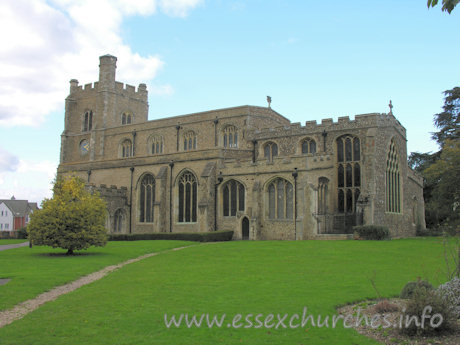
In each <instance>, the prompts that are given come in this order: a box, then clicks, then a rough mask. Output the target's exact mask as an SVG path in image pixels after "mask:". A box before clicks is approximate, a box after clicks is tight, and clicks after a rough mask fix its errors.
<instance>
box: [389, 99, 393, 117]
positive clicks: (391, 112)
mask: <svg viewBox="0 0 460 345" xmlns="http://www.w3.org/2000/svg"><path fill="white" fill-rule="evenodd" d="M388 106H389V107H390V112H389V113H388V115H393V104H392V103H391V99H390V104H388Z"/></svg>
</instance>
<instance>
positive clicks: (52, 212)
mask: <svg viewBox="0 0 460 345" xmlns="http://www.w3.org/2000/svg"><path fill="white" fill-rule="evenodd" d="M106 212H107V211H106V204H105V202H104V201H103V200H102V199H101V197H100V196H99V194H98V193H93V194H91V193H90V192H89V191H87V190H86V189H85V182H84V181H83V180H82V179H80V178H77V177H69V178H62V177H58V178H57V179H56V182H55V183H54V187H53V198H52V199H45V200H44V201H43V202H42V207H41V209H39V210H36V211H34V213H32V214H31V216H30V222H29V224H28V225H27V232H28V233H29V240H30V241H31V243H33V244H35V245H45V246H51V247H53V248H58V247H59V248H63V249H67V254H68V255H72V254H73V251H74V250H81V249H87V248H89V247H90V246H99V247H102V246H105V244H106V243H107V230H106V229H105V216H106Z"/></svg>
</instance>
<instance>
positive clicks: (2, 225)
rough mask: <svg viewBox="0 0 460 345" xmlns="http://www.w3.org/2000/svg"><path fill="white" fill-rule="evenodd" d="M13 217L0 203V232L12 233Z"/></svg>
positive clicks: (4, 205)
mask: <svg viewBox="0 0 460 345" xmlns="http://www.w3.org/2000/svg"><path fill="white" fill-rule="evenodd" d="M13 222H14V215H13V212H12V211H11V210H10V209H9V208H8V206H7V205H6V204H5V203H4V202H0V231H12V230H13V224H14V223H13Z"/></svg>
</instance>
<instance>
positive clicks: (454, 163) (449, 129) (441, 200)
mask: <svg viewBox="0 0 460 345" xmlns="http://www.w3.org/2000/svg"><path fill="white" fill-rule="evenodd" d="M444 95H445V99H444V106H443V111H442V112H441V113H439V114H436V115H434V124H435V126H436V127H437V128H438V129H439V131H437V132H435V133H433V135H432V138H433V139H434V140H436V142H437V143H438V144H439V146H440V148H441V149H440V150H439V151H438V152H435V153H431V152H428V153H419V152H413V153H411V155H410V157H409V165H410V166H411V167H412V168H413V169H414V170H416V171H418V172H419V173H421V174H422V176H423V177H424V188H423V196H424V199H425V205H426V207H425V210H426V223H427V226H431V227H434V226H437V225H439V224H442V223H444V222H450V223H452V222H453V221H454V222H456V221H457V220H458V219H459V218H460V216H459V212H460V207H457V206H455V205H457V204H458V202H459V201H460V200H459V199H458V198H459V194H458V193H459V189H458V187H459V186H460V181H459V180H458V178H459V177H460V171H459V165H458V164H459V160H460V156H459V155H460V151H459V149H458V145H459V142H460V124H459V114H460V87H454V88H453V89H452V90H447V91H444Z"/></svg>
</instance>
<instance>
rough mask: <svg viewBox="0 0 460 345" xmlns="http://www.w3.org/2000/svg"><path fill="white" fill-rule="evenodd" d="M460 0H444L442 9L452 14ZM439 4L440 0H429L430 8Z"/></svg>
mask: <svg viewBox="0 0 460 345" xmlns="http://www.w3.org/2000/svg"><path fill="white" fill-rule="evenodd" d="M459 2H460V0H442V10H443V11H447V12H449V14H450V13H451V12H452V11H453V9H454V8H455V6H457V5H458V3H459ZM437 4H438V0H428V3H427V6H428V8H430V7H435V6H436V5H437Z"/></svg>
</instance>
